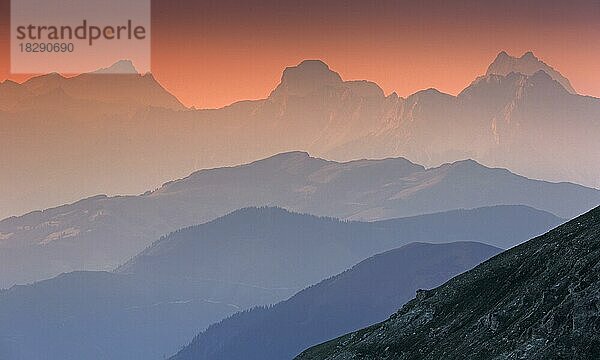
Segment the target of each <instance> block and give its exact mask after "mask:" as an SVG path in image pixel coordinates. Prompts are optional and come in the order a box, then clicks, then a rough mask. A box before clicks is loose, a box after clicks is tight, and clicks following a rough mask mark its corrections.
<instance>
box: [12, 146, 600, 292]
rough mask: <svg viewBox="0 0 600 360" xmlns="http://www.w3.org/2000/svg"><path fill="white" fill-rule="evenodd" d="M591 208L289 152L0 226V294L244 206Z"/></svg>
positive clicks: (511, 181)
mask: <svg viewBox="0 0 600 360" xmlns="http://www.w3.org/2000/svg"><path fill="white" fill-rule="evenodd" d="M598 203H600V191H599V190H595V189H590V188H586V187H583V186H579V185H575V184H569V183H557V184H555V183H548V182H544V181H538V180H531V179H527V178H524V177H522V176H518V175H516V174H513V173H511V172H509V171H507V170H505V169H492V168H488V167H485V166H482V165H480V164H478V163H476V162H474V161H459V162H456V163H452V164H446V165H442V166H440V167H437V168H431V169H426V168H425V167H423V166H421V165H417V164H414V163H411V162H410V161H408V160H406V159H403V158H397V159H385V160H360V161H352V162H346V163H339V162H333V161H326V160H323V159H319V158H314V157H311V156H309V155H308V154H307V153H303V152H291V153H284V154H279V155H276V156H273V157H270V158H267V159H263V160H259V161H255V162H253V163H250V164H246V165H241V166H236V167H231V168H218V169H210V170H202V171H198V172H195V173H193V174H192V175H190V176H188V177H186V178H184V179H180V180H177V181H173V182H169V183H166V184H164V185H163V186H162V187H160V188H159V189H157V190H156V191H152V192H147V193H145V194H142V195H140V196H118V197H106V196H97V197H93V198H89V199H85V200H81V201H79V202H76V203H74V204H70V205H64V206H61V207H57V208H53V209H48V210H44V211H36V212H32V213H30V214H27V215H24V216H20V217H14V218H8V219H5V220H3V221H0V287H8V286H10V285H12V284H23V283H27V282H31V281H35V280H40V279H45V278H49V277H52V276H55V275H57V274H60V273H62V272H68V271H73V270H112V269H114V268H115V267H116V266H118V265H120V264H122V263H123V262H124V261H126V260H127V259H129V258H130V257H132V256H134V255H136V254H137V253H139V252H140V251H142V250H143V249H144V248H146V247H147V246H149V245H150V244H151V242H152V241H154V240H156V239H157V238H159V237H160V236H162V235H164V234H167V233H169V232H171V231H175V230H177V229H181V228H183V227H186V226H191V225H195V224H199V223H203V222H207V221H210V220H214V219H216V218H218V217H220V216H223V215H225V214H227V213H229V212H231V211H234V210H236V209H240V208H243V207H248V206H280V207H284V208H286V209H289V210H293V211H297V212H307V213H310V214H315V215H320V216H333V217H336V218H341V219H352V220H381V219H391V218H398V217H404V216H412V215H421V214H425V213H434V212H440V211H446V210H453V209H460V208H465V209H470V208H477V207H483V206H491V205H501V204H507V205H513V204H514V205H517V204H519V205H527V206H531V207H533V208H536V209H539V210H543V211H547V212H550V213H553V214H555V215H557V216H559V217H562V218H567V219H570V218H572V217H574V216H577V215H579V214H582V213H584V212H585V211H588V210H589V209H591V208H592V207H594V206H596V205H597V204H598ZM458 240H465V239H458ZM474 240H479V239H474ZM33 263H34V264H36V266H35V267H23V264H33Z"/></svg>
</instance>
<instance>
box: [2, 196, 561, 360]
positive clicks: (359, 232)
mask: <svg viewBox="0 0 600 360" xmlns="http://www.w3.org/2000/svg"><path fill="white" fill-rule="evenodd" d="M561 222H562V220H561V219H559V218H557V217H555V216H553V215H551V214H549V213H546V212H542V211H538V210H535V209H531V208H528V207H524V206H496V207H490V208H482V209H474V210H468V211H466V210H456V211H451V212H446V213H440V214H432V215H423V216H418V217H411V218H401V219H394V220H385V221H378V222H352V221H341V220H337V219H333V218H320V217H315V216H311V215H301V214H296V213H291V212H288V211H286V210H283V209H279V208H247V209H242V210H238V211H235V212H233V213H231V214H229V215H227V216H224V217H221V218H219V219H216V220H213V221H211V222H208V223H205V224H202V225H197V226H193V227H189V228H185V229H181V230H179V231H176V232H174V233H172V234H170V235H168V236H166V237H163V238H161V239H159V240H157V241H156V242H155V243H154V244H153V245H152V246H150V247H149V248H148V249H146V250H144V251H143V252H141V253H140V254H139V255H137V256H135V257H133V258H132V259H131V260H130V261H128V262H126V263H125V264H123V265H122V266H120V267H119V268H118V269H117V270H116V271H114V272H72V273H68V274H62V275H59V276H58V277H55V278H52V279H50V280H44V281H40V282H36V283H33V284H30V285H16V286H13V287H11V288H9V289H7V290H5V291H3V292H0V358H8V359H11V360H20V359H26V360H38V359H40V360H41V359H44V360H54V359H56V360H58V359H60V360H68V359H114V360H116V359H127V360H130V359H159V358H161V357H163V355H172V354H175V353H176V352H177V351H178V350H179V349H180V348H181V347H182V346H183V345H185V344H186V343H187V342H189V341H190V340H191V339H192V338H193V336H194V335H196V334H198V333H199V332H201V331H203V330H204V329H206V328H207V327H208V326H209V325H210V324H212V323H215V322H217V321H219V320H221V319H223V318H225V317H226V316H229V315H231V314H233V313H235V312H237V311H240V310H244V309H249V308H251V307H254V306H257V305H268V304H272V303H275V302H278V301H282V300H285V299H287V298H288V297H290V296H292V295H293V294H294V293H296V292H298V291H300V290H302V289H304V288H306V287H307V286H310V285H312V284H315V283H318V282H319V281H321V280H323V279H325V278H328V277H330V276H333V275H335V274H338V273H341V272H342V271H344V270H346V269H348V268H350V267H351V266H353V265H355V264H356V263H358V262H360V261H362V260H364V259H366V258H368V257H370V256H373V255H375V254H377V253H380V252H383V251H387V250H391V249H394V248H397V247H400V246H403V245H406V244H408V243H410V242H413V241H421V242H422V241H428V242H436V243H444V242H451V241H463V240H469V241H480V242H483V243H488V244H491V245H502V246H503V247H504V246H506V247H508V246H512V245H515V244H518V243H520V242H522V241H525V240H526V239H528V238H530V237H531V236H535V235H537V234H541V233H543V232H545V231H547V230H548V229H550V228H552V227H553V226H555V225H557V224H559V223H561ZM451 247H452V248H453V249H455V250H456V252H454V251H450V250H448V251H443V252H442V251H436V250H435V249H439V250H442V249H445V247H444V246H440V247H435V248H433V249H432V251H434V252H438V253H440V252H441V255H439V256H441V257H442V258H437V259H438V260H439V262H436V261H435V259H436V258H435V257H433V256H431V258H430V259H428V260H427V261H431V263H430V264H431V265H432V266H431V267H429V268H420V269H422V270H423V271H425V274H423V277H422V278H421V279H422V280H423V281H422V282H419V283H418V284H413V285H410V286H411V287H410V288H409V290H407V291H412V290H411V289H412V286H421V285H422V286H429V285H432V284H433V283H432V282H438V283H441V282H442V281H443V280H445V279H447V278H449V277H450V276H452V275H453V274H456V273H458V272H459V271H460V270H461V269H463V268H465V267H468V266H472V265H474V264H475V262H476V261H479V260H482V259H481V257H482V256H484V255H485V254H486V251H485V249H488V250H489V249H492V250H493V251H496V250H494V249H495V248H492V247H490V246H487V245H477V246H475V245H473V247H471V246H466V247H464V246H461V245H456V246H451ZM468 248H471V249H477V248H483V249H484V251H482V252H480V251H478V250H474V251H471V250H468ZM409 249H410V247H409ZM493 251H492V252H493ZM412 253H413V254H418V253H419V252H418V251H417V250H415V251H413V252H412ZM459 254H464V256H465V258H462V257H461V256H460V255H459ZM477 254H479V255H477ZM489 254H490V255H491V253H489ZM444 256H448V257H444ZM467 258H468V259H470V260H467ZM444 259H446V260H447V261H445V260H444ZM422 261H424V260H422ZM24 265H25V264H24ZM406 265H407V266H408V265H410V264H409V263H407V264H406ZM437 265H439V267H438V266H437ZM417 269H419V268H417ZM427 274H429V275H427ZM416 279H417V278H415V280H416ZM398 285H401V284H398ZM406 285H407V286H409V284H408V283H407V284H406ZM405 294H407V293H405ZM402 299H405V298H404V297H400V298H399V300H402ZM357 301H358V300H357ZM392 302H393V301H392ZM388 304H389V303H388ZM400 304H401V302H400V303H397V304H395V306H396V307H398V306H400ZM392 305H393V304H392ZM390 306H391V305H386V306H385V307H382V311H384V310H385V309H390ZM390 311H391V310H390ZM378 314H381V313H378ZM373 315H375V314H373ZM387 315H389V313H388V314H387ZM369 319H371V320H373V321H377V320H379V319H378V318H375V317H373V318H371V317H370V316H369V317H368V318H365V319H364V320H360V321H367V320H369ZM360 321H359V320H357V322H352V323H353V324H360V325H362V324H363V323H362V322H360ZM344 329H348V328H347V327H342V328H340V330H344ZM328 334H329V335H331V336H334V335H335V334H334V333H329V332H328V333H326V334H324V336H325V335H328ZM325 339H326V338H319V339H317V340H325ZM300 344H302V343H300Z"/></svg>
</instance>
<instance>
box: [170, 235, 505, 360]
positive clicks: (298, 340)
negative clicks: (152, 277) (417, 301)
mask: <svg viewBox="0 0 600 360" xmlns="http://www.w3.org/2000/svg"><path fill="white" fill-rule="evenodd" d="M500 251H501V250H500V249H498V248H495V247H492V246H489V245H483V244H480V243H474V242H459V243H449V244H440V245H432V244H424V243H413V244H410V245H406V246H403V247H401V248H399V249H395V250H391V251H389V252H385V253H383V254H379V255H376V256H374V257H371V258H369V259H367V260H364V261H362V262H360V263H359V264H358V265H356V266H354V267H352V268H351V269H350V270H347V271H345V272H343V273H341V274H339V275H336V276H334V277H332V278H330V279H327V280H324V281H322V282H320V283H319V284H317V285H314V286H311V287H309V288H307V289H306V290H303V291H301V292H299V293H298V294H296V295H294V296H293V297H292V298H290V299H289V300H286V301H284V302H281V303H278V304H276V305H274V306H272V307H267V308H265V307H261V308H255V309H252V310H249V311H245V312H241V313H238V314H235V315H233V316H232V317H230V318H228V319H226V320H223V321H222V322H220V323H218V324H215V325H212V326H211V327H209V328H208V330H206V331H205V332H203V333H202V334H200V335H198V336H197V337H196V338H195V339H194V340H193V341H192V343H191V344H190V345H188V346H187V347H186V348H185V349H183V350H181V351H180V352H179V353H178V354H177V355H176V356H174V357H173V360H188V359H194V360H202V359H207V360H209V359H210V360H230V359H245V360H253V359H256V360H280V359H291V358H293V357H294V356H295V355H297V354H298V353H300V352H301V351H302V350H303V349H306V348H307V347H309V346H311V345H315V344H318V343H320V342H323V341H325V340H328V339H331V338H334V337H336V336H340V335H342V334H345V333H348V332H350V331H354V330H357V329H360V328H362V327H364V326H367V325H370V324H373V323H376V322H379V321H382V320H384V319H386V318H387V317H389V315H390V314H391V313H393V312H394V311H396V309H398V307H399V306H401V305H402V304H404V303H405V302H406V301H408V300H409V299H411V298H412V297H413V296H414V293H415V291H416V290H418V289H431V288H433V287H436V286H439V285H440V284H442V283H444V282H445V281H447V280H448V279H450V278H451V277H453V276H454V275H457V274H459V273H461V272H463V271H466V270H468V269H470V268H472V267H473V266H475V265H477V264H479V263H480V262H482V261H484V260H486V259H488V258H490V257H491V256H493V255H496V254H497V253H498V252H500Z"/></svg>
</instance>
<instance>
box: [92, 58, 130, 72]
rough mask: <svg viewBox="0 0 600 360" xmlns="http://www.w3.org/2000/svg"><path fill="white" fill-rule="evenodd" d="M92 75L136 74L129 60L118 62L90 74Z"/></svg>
mask: <svg viewBox="0 0 600 360" xmlns="http://www.w3.org/2000/svg"><path fill="white" fill-rule="evenodd" d="M92 74H138V71H137V70H136V68H135V66H134V65H133V62H131V60H119V61H117V62H116V63H114V64H112V65H111V66H109V67H107V68H102V69H99V70H96V71H94V72H92Z"/></svg>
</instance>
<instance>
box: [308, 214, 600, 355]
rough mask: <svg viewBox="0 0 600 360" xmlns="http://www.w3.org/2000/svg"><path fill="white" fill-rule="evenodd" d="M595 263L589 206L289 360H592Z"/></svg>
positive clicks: (598, 245) (599, 226)
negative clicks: (378, 317) (356, 328)
mask: <svg viewBox="0 0 600 360" xmlns="http://www.w3.org/2000/svg"><path fill="white" fill-rule="evenodd" d="M599 266H600V208H596V209H594V210H592V211H590V212H588V213H587V214H585V215H582V216H580V217H578V218H576V219H574V220H572V221H570V222H568V223H567V224H564V225H562V226H560V227H558V228H556V229H554V230H552V231H550V232H548V233H547V234H545V235H543V236H540V237H537V238H535V239H532V240H530V241H528V242H526V243H524V244H522V245H519V246H517V247H515V248H513V249H510V250H508V251H506V252H503V253H501V254H500V255H498V256H495V257H493V258H492V259H490V260H488V261H486V262H484V263H483V264H481V265H479V266H477V267H475V268H474V269H472V270H470V271H467V272H466V273H464V274H462V275H459V276H457V277H455V278H453V279H452V280H450V281H448V282H447V283H446V284H444V285H442V286H440V287H438V288H435V289H433V290H430V291H426V290H425V291H419V292H418V293H417V296H416V298H415V299H413V300H411V301H410V302H409V303H407V304H406V305H404V306H403V307H402V308H401V309H400V310H399V311H398V312H396V313H395V314H394V315H392V316H391V317H390V318H389V319H388V320H386V321H384V322H381V323H379V324H376V325H372V326H370V327H367V328H365V329H363V330H360V331H357V332H354V333H351V334H348V335H345V336H342V337H340V338H337V339H335V340H332V341H329V342H327V343H324V344H322V345H318V346H316V347H313V348H311V349H309V350H307V351H305V352H304V353H302V354H301V355H300V356H298V357H297V359H298V360H304V359H306V360H308V359H319V360H334V359H344V360H346V359H365V360H366V359H381V360H385V359H397V360H401V359H415V360H418V359H432V360H433V359H532V360H538V359H595V358H597V357H598V354H599V353H600V337H599V336H598V334H599V333H598V327H599V326H600V316H599V308H600V299H599V298H598V294H599V292H600V277H599V275H598V274H599V270H600V268H599Z"/></svg>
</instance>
